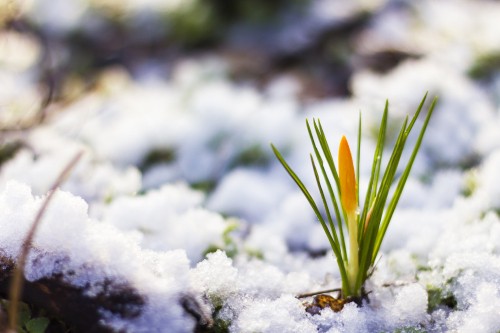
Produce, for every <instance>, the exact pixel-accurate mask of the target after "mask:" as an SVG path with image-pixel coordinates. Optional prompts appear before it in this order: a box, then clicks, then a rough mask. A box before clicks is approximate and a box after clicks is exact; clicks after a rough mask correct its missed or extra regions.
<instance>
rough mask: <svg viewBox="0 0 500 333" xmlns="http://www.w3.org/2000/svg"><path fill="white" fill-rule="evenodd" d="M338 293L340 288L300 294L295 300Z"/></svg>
mask: <svg viewBox="0 0 500 333" xmlns="http://www.w3.org/2000/svg"><path fill="white" fill-rule="evenodd" d="M339 291H342V288H335V289H328V290H322V291H316V292H313V293H307V294H300V295H297V296H296V297H297V298H304V297H310V296H316V295H319V294H325V293H335V292H339Z"/></svg>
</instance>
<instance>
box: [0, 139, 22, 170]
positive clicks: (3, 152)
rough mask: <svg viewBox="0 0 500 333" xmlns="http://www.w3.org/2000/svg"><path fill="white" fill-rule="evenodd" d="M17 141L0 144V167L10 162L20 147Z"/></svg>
mask: <svg viewBox="0 0 500 333" xmlns="http://www.w3.org/2000/svg"><path fill="white" fill-rule="evenodd" d="M22 146H23V145H22V143H21V142H19V141H15V142H8V143H2V144H0V165H2V164H4V163H5V162H7V161H8V160H10V159H11V158H12V157H14V155H15V154H16V153H17V151H18V150H19V149H21V147H22Z"/></svg>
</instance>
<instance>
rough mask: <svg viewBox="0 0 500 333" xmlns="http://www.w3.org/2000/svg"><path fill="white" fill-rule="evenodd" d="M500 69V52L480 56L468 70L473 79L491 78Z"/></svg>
mask: <svg viewBox="0 0 500 333" xmlns="http://www.w3.org/2000/svg"><path fill="white" fill-rule="evenodd" d="M498 71H500V52H494V53H489V54H485V55H483V56H480V57H479V58H478V59H477V61H476V62H475V63H474V65H472V67H471V68H469V70H468V73H467V74H468V75H469V76H470V77H471V78H473V79H490V78H491V77H492V76H493V75H494V74H495V73H497V72H498Z"/></svg>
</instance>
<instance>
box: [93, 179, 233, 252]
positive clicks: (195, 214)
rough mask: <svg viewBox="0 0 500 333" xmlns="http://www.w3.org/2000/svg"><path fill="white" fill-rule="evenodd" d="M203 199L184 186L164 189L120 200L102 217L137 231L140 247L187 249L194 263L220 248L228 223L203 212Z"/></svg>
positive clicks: (218, 216) (199, 193)
mask: <svg viewBox="0 0 500 333" xmlns="http://www.w3.org/2000/svg"><path fill="white" fill-rule="evenodd" d="M203 199H204V196H203V194H202V193H201V192H196V191H193V190H191V189H189V188H188V187H187V186H186V185H185V184H177V185H165V186H163V187H162V188H160V189H158V190H152V191H149V192H148V193H147V194H146V195H143V196H134V197H120V198H118V199H116V200H115V201H113V202H112V203H111V204H110V205H109V207H108V208H106V209H105V211H104V213H103V217H102V219H103V221H104V222H105V223H109V224H112V225H114V226H116V227H118V228H120V229H122V230H131V231H137V232H139V233H140V234H141V235H142V241H141V245H142V246H143V247H144V248H150V249H155V250H163V251H165V250H173V249H177V248H182V249H185V250H186V252H187V254H188V256H189V258H190V259H191V260H192V261H193V262H197V261H199V260H200V259H202V256H203V252H204V251H205V250H206V249H207V248H208V247H209V246H211V245H221V243H222V239H221V236H222V233H223V232H224V230H225V228H226V227H227V223H226V222H225V221H224V219H223V218H222V217H221V216H220V215H219V214H217V213H213V212H210V211H207V210H205V209H202V208H200V204H201V203H202V200H203Z"/></svg>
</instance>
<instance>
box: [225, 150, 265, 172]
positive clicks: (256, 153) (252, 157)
mask: <svg viewBox="0 0 500 333" xmlns="http://www.w3.org/2000/svg"><path fill="white" fill-rule="evenodd" d="M269 162H270V158H269V155H267V154H266V153H265V151H264V150H263V149H262V147H261V146H260V145H253V146H250V147H248V148H247V149H245V150H243V151H242V152H241V153H240V154H238V155H237V156H236V158H235V159H234V160H233V162H232V163H231V165H230V168H235V167H237V166H250V165H252V166H264V165H267V164H269Z"/></svg>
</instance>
